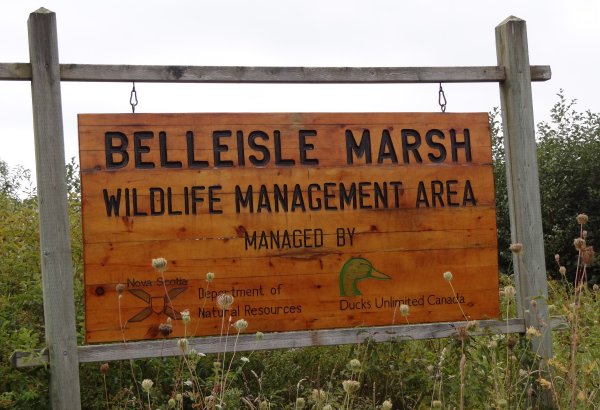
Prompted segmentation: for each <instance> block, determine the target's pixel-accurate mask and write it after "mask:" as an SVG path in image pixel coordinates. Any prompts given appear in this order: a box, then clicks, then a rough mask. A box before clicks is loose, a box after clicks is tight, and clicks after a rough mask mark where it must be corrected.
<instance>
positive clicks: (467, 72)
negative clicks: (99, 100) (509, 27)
mask: <svg viewBox="0 0 600 410" xmlns="http://www.w3.org/2000/svg"><path fill="white" fill-rule="evenodd" d="M551 76H552V72H551V70H550V66H547V65H540V66H531V80H532V81H547V80H549V79H550V78H551ZM60 79H61V81H81V82H131V81H137V82H150V83H288V84H289V83H304V84H324V83H332V84H368V83H372V84H378V83H438V82H442V83H485V82H502V81H504V79H505V72H504V67H502V66H482V67H231V66H227V67H217V66H175V65H169V66H162V65H100V64H60ZM0 80H8V81H10V80H13V81H27V80H31V65H30V64H29V63H0Z"/></svg>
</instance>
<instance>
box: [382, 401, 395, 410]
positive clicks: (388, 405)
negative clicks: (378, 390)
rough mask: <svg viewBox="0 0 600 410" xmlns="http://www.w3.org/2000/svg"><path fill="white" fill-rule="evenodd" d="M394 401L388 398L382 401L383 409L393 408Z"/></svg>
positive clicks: (389, 409)
mask: <svg viewBox="0 0 600 410" xmlns="http://www.w3.org/2000/svg"><path fill="white" fill-rule="evenodd" d="M392 407H393V405H392V401H391V400H386V401H384V402H383V403H381V410H392Z"/></svg>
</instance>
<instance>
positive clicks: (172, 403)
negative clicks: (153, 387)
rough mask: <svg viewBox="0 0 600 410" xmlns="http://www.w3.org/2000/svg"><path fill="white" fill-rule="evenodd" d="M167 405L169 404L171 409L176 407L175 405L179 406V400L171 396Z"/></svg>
mask: <svg viewBox="0 0 600 410" xmlns="http://www.w3.org/2000/svg"><path fill="white" fill-rule="evenodd" d="M167 406H168V408H170V409H174V408H175V406H177V402H176V401H175V399H174V398H172V397H171V398H170V399H169V401H168V402H167Z"/></svg>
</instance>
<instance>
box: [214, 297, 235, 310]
mask: <svg viewBox="0 0 600 410" xmlns="http://www.w3.org/2000/svg"><path fill="white" fill-rule="evenodd" d="M231 305H233V296H232V295H230V294H229V293H221V294H220V295H219V296H217V306H218V307H219V309H221V310H226V309H229V307H230V306H231Z"/></svg>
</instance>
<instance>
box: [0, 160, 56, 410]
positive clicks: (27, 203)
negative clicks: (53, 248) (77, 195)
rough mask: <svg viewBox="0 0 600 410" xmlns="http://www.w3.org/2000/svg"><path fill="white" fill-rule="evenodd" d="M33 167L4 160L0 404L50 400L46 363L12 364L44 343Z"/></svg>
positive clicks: (0, 183) (0, 182)
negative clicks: (13, 366) (17, 354)
mask: <svg viewBox="0 0 600 410" xmlns="http://www.w3.org/2000/svg"><path fill="white" fill-rule="evenodd" d="M30 187H31V182H30V179H29V173H28V172H27V171H25V170H23V169H22V168H15V169H11V168H9V167H8V166H7V165H6V163H5V162H3V161H0V220H1V221H2V224H0V249H1V251H0V255H2V257H1V258H0V358H1V359H2V360H0V408H43V407H45V406H46V405H47V397H46V395H47V390H48V388H47V382H46V378H47V375H48V372H47V370H46V369H44V368H34V369H29V370H23V371H16V370H13V369H11V368H10V363H9V360H8V359H9V357H10V355H11V354H12V352H13V350H15V349H20V350H30V351H33V350H34V349H37V348H41V347H43V335H44V309H43V303H42V288H41V285H40V270H39V240H38V230H37V229H38V223H37V203H36V199H35V196H34V191H33V190H31V189H30Z"/></svg>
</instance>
